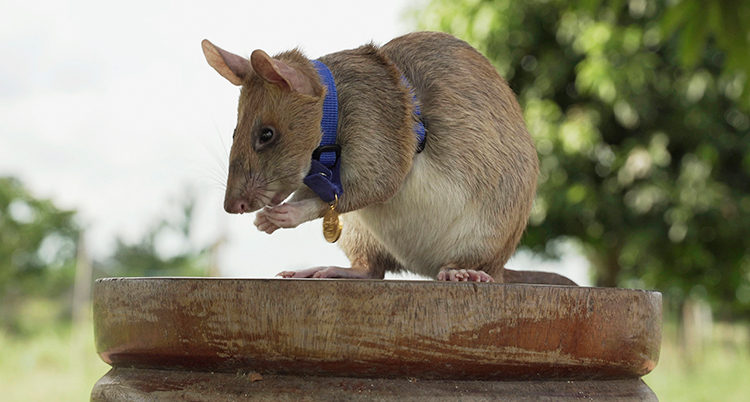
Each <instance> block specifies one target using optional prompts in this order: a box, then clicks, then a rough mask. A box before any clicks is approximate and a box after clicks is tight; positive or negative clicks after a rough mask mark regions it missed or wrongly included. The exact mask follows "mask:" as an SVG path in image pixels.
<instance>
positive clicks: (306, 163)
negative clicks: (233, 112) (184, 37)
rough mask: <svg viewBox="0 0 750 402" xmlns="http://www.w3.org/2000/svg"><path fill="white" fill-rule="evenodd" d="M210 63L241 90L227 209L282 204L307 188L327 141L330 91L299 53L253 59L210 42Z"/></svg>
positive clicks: (257, 54) (238, 210)
mask: <svg viewBox="0 0 750 402" xmlns="http://www.w3.org/2000/svg"><path fill="white" fill-rule="evenodd" d="M202 45H203V53H204V54H205V56H206V60H207V61H208V64H210V65H211V67H213V68H214V69H215V70H216V71H217V72H218V73H219V74H221V75H222V76H223V77H224V78H226V79H227V80H229V82H231V83H232V84H234V85H237V86H241V87H242V89H241V91H240V102H239V108H238V112H237V127H236V128H235V130H234V137H233V143H232V150H231V151H230V154H229V177H228V179H227V191H226V195H225V197H224V209H225V210H226V211H227V212H229V213H244V212H252V211H255V210H257V209H260V208H262V207H263V206H265V205H277V204H279V203H281V202H282V201H283V200H284V199H285V198H287V197H288V196H289V195H290V194H291V193H292V192H294V191H295V190H297V189H298V188H299V187H300V186H302V185H303V184H302V179H303V178H304V177H305V175H306V174H307V172H308V171H309V169H310V159H311V155H312V152H313V150H315V148H316V147H317V146H318V144H319V142H320V139H321V136H322V134H321V132H320V119H321V117H322V113H323V112H322V110H323V106H322V105H323V98H324V90H323V88H322V86H321V85H320V81H319V79H318V78H317V73H316V70H315V68H314V67H313V66H312V65H311V64H310V61H309V60H307V59H306V58H305V57H304V56H303V55H302V54H301V53H300V52H299V51H297V50H293V51H290V52H286V53H282V54H279V55H277V56H276V57H275V58H271V57H270V56H268V55H267V54H266V53H265V52H264V51H262V50H256V51H254V52H253V53H252V55H251V57H250V60H248V59H246V58H244V57H241V56H238V55H235V54H232V53H229V52H227V51H224V50H222V49H220V48H218V47H216V46H214V45H213V44H211V42H209V41H207V40H204V41H203V43H202Z"/></svg>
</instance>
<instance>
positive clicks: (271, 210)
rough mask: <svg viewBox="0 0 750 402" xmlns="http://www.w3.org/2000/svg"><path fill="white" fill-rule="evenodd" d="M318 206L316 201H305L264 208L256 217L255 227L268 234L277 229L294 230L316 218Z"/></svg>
mask: <svg viewBox="0 0 750 402" xmlns="http://www.w3.org/2000/svg"><path fill="white" fill-rule="evenodd" d="M318 204H319V202H318V201H317V200H312V199H307V200H302V201H297V202H286V203H283V204H281V205H277V206H274V207H265V208H263V209H262V210H261V211H259V212H258V214H257V215H256V218H255V226H257V227H258V230H261V231H263V232H266V233H269V234H270V233H273V232H274V231H275V230H276V229H278V228H296V227H297V226H299V225H300V224H302V223H305V222H307V221H311V220H313V219H315V218H317V217H318V212H319V209H320V207H319V205H318Z"/></svg>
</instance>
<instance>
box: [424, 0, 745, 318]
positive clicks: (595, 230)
mask: <svg viewBox="0 0 750 402" xmlns="http://www.w3.org/2000/svg"><path fill="white" fill-rule="evenodd" d="M670 4H672V5H670ZM748 16H750V4H748V3H747V2H739V1H732V0H722V1H708V0H683V1H682V2H663V1H648V0H631V1H629V2H623V1H611V2H606V3H605V2H602V1H597V0H579V1H573V2H569V1H562V0H529V1H510V0H462V1H447V0H432V1H431V2H430V3H429V4H428V5H427V7H426V10H424V11H422V12H421V13H420V14H419V15H418V17H417V18H418V20H419V23H420V25H421V27H422V28H425V29H436V30H442V31H447V32H452V33H454V34H456V35H457V36H459V37H460V38H462V39H465V40H467V41H468V42H469V43H471V44H472V45H474V46H475V47H476V48H477V49H479V50H480V51H481V52H482V53H483V54H485V55H486V56H487V57H488V58H489V59H490V60H491V61H492V62H493V63H494V64H495V66H496V67H497V68H498V70H499V71H500V72H501V74H502V75H503V76H504V77H506V79H507V80H508V81H509V83H510V84H511V87H512V88H513V89H514V90H515V91H516V92H517V93H518V95H519V100H520V102H521V104H522V106H523V108H524V115H525V119H526V123H527V125H528V127H529V131H530V132H531V134H532V136H533V137H534V139H535V141H536V145H537V150H538V153H539V157H540V161H541V175H540V181H539V191H538V196H537V200H536V205H535V208H534V212H533V213H532V217H531V222H530V225H529V229H528V233H527V235H526V236H525V238H524V240H523V245H524V246H526V247H529V248H531V249H532V250H534V251H536V252H539V253H544V252H548V251H549V250H550V248H549V247H547V246H548V245H549V244H551V243H553V242H554V241H556V240H559V239H563V238H569V239H574V240H576V241H577V242H580V243H581V244H582V245H583V248H584V250H585V253H586V255H587V256H588V257H589V259H590V260H591V262H592V265H593V266H594V267H595V278H596V283H597V284H598V285H601V286H615V285H620V286H636V287H646V288H655V289H659V290H661V291H662V292H664V293H665V294H666V295H667V296H668V300H673V301H676V302H680V301H681V300H682V299H683V298H684V297H685V296H686V295H687V294H689V293H691V292H692V294H694V295H697V296H701V297H704V298H707V299H709V300H711V301H712V302H713V303H714V306H715V307H718V308H720V309H721V311H722V312H725V313H727V314H730V313H735V314H737V313H739V314H744V315H748V314H750V135H749V134H748V129H749V128H750V117H748V110H750V89H749V88H750V86H749V85H750V83H749V81H750V80H748V77H750V59H749V57H750V45H748V37H750V36H748V33H750V31H749V30H748V29H749V28H748V26H747V25H743V24H740V23H739V22H740V21H742V20H747V18H745V17H748ZM743 18H744V19H743Z"/></svg>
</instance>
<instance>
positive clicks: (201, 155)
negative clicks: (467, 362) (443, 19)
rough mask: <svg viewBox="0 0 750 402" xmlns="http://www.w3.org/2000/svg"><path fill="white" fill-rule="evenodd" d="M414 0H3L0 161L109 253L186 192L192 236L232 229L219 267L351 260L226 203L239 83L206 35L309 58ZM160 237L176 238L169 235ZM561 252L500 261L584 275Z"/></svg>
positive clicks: (340, 46)
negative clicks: (211, 57)
mask: <svg viewBox="0 0 750 402" xmlns="http://www.w3.org/2000/svg"><path fill="white" fill-rule="evenodd" d="M421 1H422V0H380V1H377V2H353V1H344V0H321V1H309V0H308V1H304V0H294V1H292V0H276V1H273V2H268V1H263V2H261V1H247V0H246V1H212V2H195V1H153V0H150V1H129V2H102V1H88V0H68V1H65V2H58V1H35V2H32V1H28V2H19V1H10V0H0V55H2V56H0V176H15V177H17V178H19V179H20V180H21V181H22V182H23V183H24V184H25V185H26V186H27V187H28V188H29V189H30V190H31V192H32V193H33V195H34V196H36V197H39V198H50V199H52V200H53V202H54V203H55V204H56V205H57V206H58V207H60V208H63V209H75V210H77V211H78V217H79V222H80V223H81V225H82V226H83V227H84V228H85V242H86V245H87V248H88V252H89V254H90V255H92V256H93V257H94V258H98V259H103V258H106V257H107V256H108V255H110V254H111V253H112V251H113V249H114V245H115V239H116V238H117V237H120V238H122V239H123V240H125V241H131V242H132V241H137V240H139V239H140V238H142V237H143V235H144V233H145V232H146V231H147V230H148V228H149V227H150V226H151V225H153V224H154V223H155V222H157V221H159V220H160V219H162V218H163V217H165V216H167V217H168V216H175V215H176V214H177V213H178V212H179V208H180V206H181V205H182V202H183V201H184V200H183V198H184V197H186V194H189V193H193V194H195V195H196V197H197V205H196V217H195V219H196V221H195V227H194V228H195V233H194V236H193V238H192V239H191V241H192V242H193V243H194V245H196V246H201V245H206V244H209V243H211V242H213V241H215V240H216V239H218V238H220V237H225V238H226V242H225V243H224V245H223V247H222V248H221V249H220V251H219V267H220V270H221V272H222V274H223V275H225V276H234V277H254V278H264V277H273V276H274V275H275V274H276V273H277V272H279V271H281V270H288V269H301V268H305V267H309V266H317V265H340V266H348V261H347V259H346V257H345V256H344V255H343V253H342V252H341V251H340V250H339V249H338V247H337V246H335V245H332V244H329V243H327V242H326V241H325V240H324V239H323V236H322V233H321V222H320V220H317V221H313V222H310V223H306V224H303V225H302V226H300V227H298V228H296V229H292V230H279V231H277V232H276V233H274V234H273V235H270V236H269V235H266V234H265V233H260V232H258V231H257V230H256V229H255V227H254V225H253V223H252V222H253V219H254V216H253V214H245V215H241V216H240V215H229V214H227V213H225V212H224V210H223V203H222V202H223V195H224V185H225V180H226V166H227V159H228V150H229V147H230V146H231V135H232V130H233V129H234V126H235V121H236V113H237V98H238V95H239V90H238V88H237V87H235V86H233V85H231V84H230V83H229V82H228V81H226V80H225V79H223V78H222V77H220V76H219V75H218V74H217V73H216V72H215V71H214V70H213V69H212V68H211V67H209V66H208V64H207V63H206V61H205V59H204V57H203V53H202V51H201V47H200V42H201V40H203V39H209V40H210V41H212V42H213V43H214V44H216V45H217V46H219V47H222V48H223V49H226V50H229V51H231V52H234V53H237V54H240V55H243V56H249V54H250V53H251V52H252V51H253V50H255V49H263V50H265V51H266V52H267V53H269V54H275V53H278V52H281V51H284V50H288V49H291V48H294V47H299V48H300V49H302V50H303V51H304V52H305V53H306V54H307V55H308V56H309V57H310V58H317V57H320V56H322V55H324V54H328V53H331V52H335V51H338V50H344V49H350V48H354V47H357V46H360V45H362V44H365V43H367V42H370V41H373V42H375V43H376V44H385V43H386V42H388V41H389V40H390V39H392V38H394V37H397V36H399V35H401V34H404V33H407V32H409V31H412V30H414V29H415V25H414V23H413V22H410V21H409V19H408V18H407V17H405V13H406V12H407V11H408V10H409V9H410V8H412V7H414V4H417V5H418V4H420V2H421ZM158 245H159V247H160V251H162V252H163V253H164V254H165V255H168V254H169V253H174V252H177V251H179V250H177V247H178V246H177V245H176V244H175V242H174V241H173V242H172V243H170V240H169V238H165V239H164V240H162V241H161V242H160V243H159V244H158ZM566 258H567V259H572V260H570V261H567V263H566V261H563V264H562V265H560V264H554V265H552V266H548V265H546V264H548V263H544V262H541V261H539V260H536V259H533V258H532V257H531V256H529V255H524V256H519V257H516V258H514V259H513V260H511V263H510V265H509V266H510V267H515V268H517V269H528V268H531V267H530V266H529V265H533V266H534V267H537V268H539V267H543V268H544V267H547V268H548V269H558V270H557V272H560V273H564V274H568V275H569V276H571V277H572V278H573V279H574V280H578V281H580V282H582V281H586V280H587V277H586V275H585V273H582V272H577V271H576V272H577V273H573V271H571V272H570V273H569V272H568V268H569V267H571V266H574V265H578V266H580V264H582V263H584V262H583V261H585V260H583V259H582V258H581V257H579V256H576V255H573V254H570V255H569V256H567V257H566ZM550 267H551V268H550ZM566 267H568V268H566ZM560 269H562V271H561V270H560ZM578 271H580V270H578ZM392 277H394V278H401V276H392Z"/></svg>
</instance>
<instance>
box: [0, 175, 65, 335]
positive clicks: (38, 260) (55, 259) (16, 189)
mask: <svg viewBox="0 0 750 402" xmlns="http://www.w3.org/2000/svg"><path fill="white" fill-rule="evenodd" d="M79 233H80V228H79V227H78V225H77V224H76V223H75V211H64V210H60V209H58V208H57V207H55V205H54V204H53V203H52V202H51V201H50V200H44V199H37V198H35V197H33V196H32V195H31V194H30V193H29V191H28V190H27V189H25V188H24V187H23V186H22V185H21V183H20V182H19V181H18V180H17V179H14V178H11V177H0V329H2V328H5V329H10V330H12V331H14V332H23V330H24V328H22V327H21V326H20V324H19V322H20V321H19V318H20V315H21V314H22V310H23V309H22V307H23V306H22V299H23V298H25V297H29V296H45V297H63V296H64V295H65V293H66V291H68V290H69V289H70V288H71V286H72V284H73V279H74V276H75V262H76V247H77V244H78V237H79ZM60 314H62V315H64V314H67V310H65V311H62V310H60V311H57V312H56V314H55V317H50V318H56V317H57V316H58V315H60Z"/></svg>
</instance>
